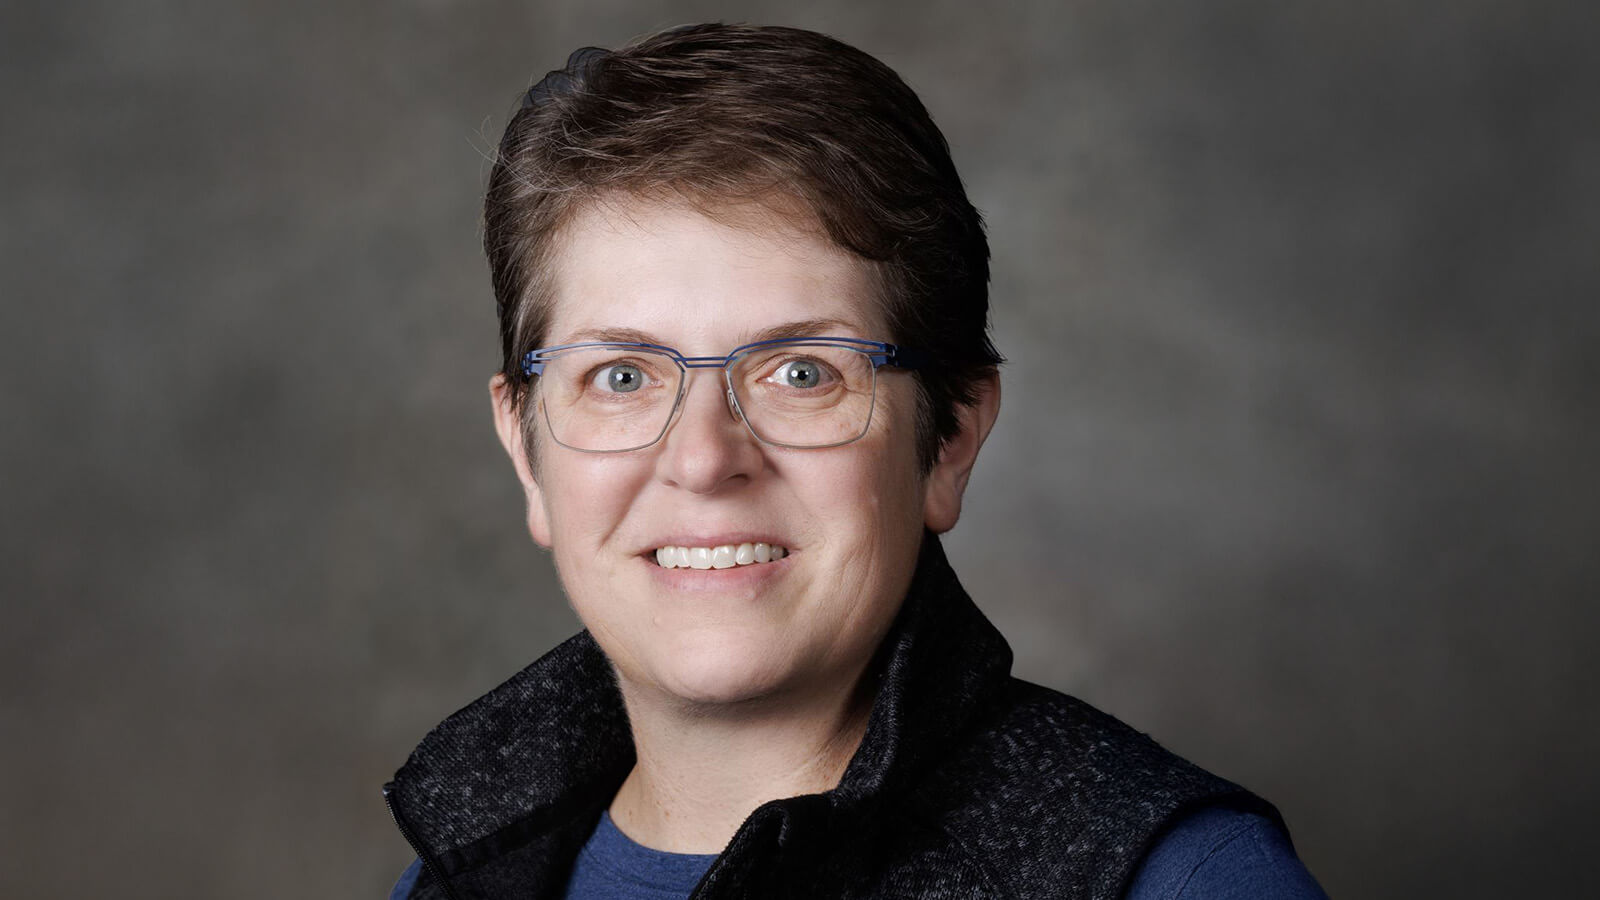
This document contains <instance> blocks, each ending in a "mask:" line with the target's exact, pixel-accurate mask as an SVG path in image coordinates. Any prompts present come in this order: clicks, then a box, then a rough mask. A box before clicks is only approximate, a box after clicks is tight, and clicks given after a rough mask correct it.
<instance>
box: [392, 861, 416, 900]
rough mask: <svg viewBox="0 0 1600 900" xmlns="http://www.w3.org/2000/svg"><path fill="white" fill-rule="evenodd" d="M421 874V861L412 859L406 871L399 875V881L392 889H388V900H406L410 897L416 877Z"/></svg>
mask: <svg viewBox="0 0 1600 900" xmlns="http://www.w3.org/2000/svg"><path fill="white" fill-rule="evenodd" d="M421 874H422V860H420V859H414V860H412V861H411V865H409V866H406V870H405V871H404V872H401V873H400V878H399V880H397V881H395V883H394V887H393V888H390V889H389V900H406V898H407V897H410V896H411V889H412V888H414V887H416V885H417V876H419V875H421Z"/></svg>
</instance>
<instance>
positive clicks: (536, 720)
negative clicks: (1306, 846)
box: [384, 534, 1281, 900]
mask: <svg viewBox="0 0 1600 900" xmlns="http://www.w3.org/2000/svg"><path fill="white" fill-rule="evenodd" d="M1010 671H1011V648H1010V647H1009V646H1008V645H1007V644H1006V642H1005V639H1004V638H1002V637H1001V636H1000V633H999V632H998V631H996V630H995V628H994V626H993V625H991V624H990V623H989V621H988V620H987V619H986V618H984V616H983V614H982V613H981V612H979V611H978V608H977V607H976V606H974V605H973V603H972V600H971V599H970V598H969V597H968V596H967V594H966V592H965V591H964V590H962V588H961V585H960V583H959V582H957V581H956V577H955V573H954V572H952V571H951V570H950V566H949V563H948V562H946V560H945V556H944V551H943V549H942V548H941V547H940V545H939V541H938V539H937V538H936V537H934V536H933V535H931V534H929V535H927V536H926V538H925V540H924V542H923V547H922V554H921V557H920V559H919V560H918V564H917V572H916V575H915V577H914V579H913V582H912V586H911V589H910V591H909V592H908V593H907V596H906V600H905V603H904V604H903V605H902V607H901V609H900V612H899V614H898V616H897V617H896V619H895V623H894V625H893V627H892V628H891V630H890V632H889V634H888V636H887V637H886V638H885V640H884V642H883V645H882V647H881V648H880V649H879V651H878V654H877V656H876V658H875V659H874V660H873V664H872V666H871V667H870V668H869V670H868V672H869V676H868V677H871V678H874V679H875V680H876V682H877V696H876V700H875V701H874V705H873V709H872V715H871V718H870V720H869V722H868V725H867V731H866V736H865V737H864V738H863V740H862V743H861V746H860V748H859V749H858V750H857V751H856V754H855V756H854V757H853V758H852V759H851V761H850V765H849V767H848V769H847V770H846V771H845V774H844V777H843V779H842V780H841V781H840V783H839V786H838V787H837V788H835V789H833V790H831V791H827V792H825V793H822V794H810V795H806V796H802V797H790V798H787V799H783V800H774V801H771V802H769V803H766V804H763V805H762V806H761V807H759V808H757V809H756V810H755V811H754V812H753V813H751V814H750V816H749V818H747V819H746V820H745V822H744V824H743V825H742V826H740V828H739V831H738V833H736V834H735V835H734V836H733V839H732V840H731V841H730V842H729V844H728V846H727V848H725V849H724V850H723V852H722V854H721V855H720V856H719V857H718V858H717V860H716V862H714V863H713V864H712V866H711V868H710V870H709V871H707V872H706V875H705V878H704V879H702V880H701V882H700V885H699V886H698V887H697V888H696V890H695V893H694V897H696V898H734V897H740V898H742V897H761V898H768V897H780V898H781V897H795V898H802V897H803V898H822V897H827V898H833V897H843V898H856V897H862V898H865V897H903V898H924V900H937V898H1002V897H1004V898H1022V897H1029V898H1031V897H1040V898H1044V897H1050V898H1105V900H1112V898H1116V897H1119V896H1121V894H1122V892H1123V890H1124V888H1125V886H1126V883H1127V881H1128V879H1129V877H1130V875H1131V874H1132V872H1133V870H1134V868H1135V866H1136V865H1137V864H1138V863H1139V861H1140V860H1141V858H1142V857H1143V856H1144V853H1145V851H1146V850H1147V849H1149V847H1150V845H1151V844H1152V842H1153V841H1154V840H1155V839H1156V838H1157V837H1158V836H1159V835H1160V833H1161V832H1162V831H1163V830H1164V829H1165V828H1166V827H1167V826H1169V825H1170V824H1171V823H1172V822H1173V821H1174V820H1175V819H1176V818H1178V817H1180V816H1181V815H1182V814H1184V813H1186V812H1188V811H1190V810H1192V809H1195V808H1198V807H1200V806H1204V805H1209V804H1216V803H1227V804H1230V805H1235V806H1239V807H1241V808H1244V809H1249V810H1252V811H1256V812H1260V813H1263V814H1265V815H1267V816H1268V817H1269V818H1271V819H1273V820H1274V821H1278V822H1279V824H1280V826H1281V820H1279V819H1278V815H1277V812H1276V810H1274V809H1273V808H1272V807H1271V806H1270V805H1269V804H1267V803H1266V802H1265V801H1262V800H1260V799H1259V798H1257V797H1255V796H1254V795H1252V794H1250V793H1248V792H1247V791H1245V790H1243V789H1242V788H1240V787H1238V786H1237V785H1234V784H1232V783H1230V782H1228V781H1224V780H1223V779H1221V778H1218V777H1216V776H1214V775H1211V774H1209V773H1207V772H1205V771H1203V770H1201V769H1199V768H1197V767H1195V766H1194V765H1192V764H1190V763H1188V762H1185V761H1184V760H1182V759H1180V758H1178V757H1177V756H1174V755H1172V754H1171V753H1168V752H1167V751H1166V750H1163V749H1162V748H1161V747H1160V746H1158V745H1157V744H1156V743H1155V742H1154V741H1152V740H1151V739H1150V738H1148V737H1147V736H1145V735H1142V734H1140V733H1138V732H1137V731H1134V730H1133V729H1131V728H1129V727H1128V726H1126V725H1124V724H1123V723H1121V722H1119V721H1117V720H1116V719H1114V718H1112V717H1110V716H1108V715H1106V714H1104V713H1102V712H1099V711H1098V710H1096V709H1094V708H1093V707H1090V706H1089V705H1087V704H1085V703H1083V702H1081V701H1078V700H1075V699H1073V698H1072V697H1068V696H1066V695H1065V694H1061V693H1059V692H1056V691H1052V690H1049V689H1048V688H1044V687H1040V686H1038V685H1035V684H1030V683H1028V682H1025V681H1022V680H1020V679H1016V678H1013V677H1011V675H1010ZM633 762H634V751H633V742H632V739H631V737H630V734H629V731H628V721H627V715H626V712H625V711H624V709H623V705H622V698H621V694H620V693H619V692H618V690H617V687H616V682H615V675H614V674H613V672H612V670H611V667H610V664H609V663H608V662H607V661H606V659H605V656H604V654H603V653H601V651H600V649H599V647H598V646H597V645H596V644H595V643H594V640H593V639H592V638H591V637H590V636H589V633H588V632H586V631H585V632H580V633H579V634H578V635H576V636H574V637H573V638H571V639H569V640H567V641H566V642H564V643H562V644H561V645H560V646H558V647H556V648H555V649H554V650H552V651H550V652H549V653H548V654H546V655H545V656H544V657H542V658H541V659H539V660H538V661H537V662H535V663H533V664H532V665H530V666H529V667H528V668H526V669H524V670H523V671H522V672H520V673H518V674H517V675H516V676H514V677H513V678H512V679H511V680H509V681H507V682H506V683H505V684H502V685H501V686H500V687H498V688H495V689H494V690H493V691H491V692H490V693H488V694H486V695H485V696H483V697H482V698H480V699H479V700H477V701H476V702H474V703H473V704H472V705H470V706H468V707H467V708H465V709H463V710H461V711H460V712H458V713H455V714H454V715H452V716H450V717H449V718H448V719H446V720H445V721H444V722H442V723H441V724H440V725H439V726H438V727H437V728H435V729H434V730H433V731H432V732H431V733H430V734H429V735H428V736H427V737H426V738H425V739H424V740H423V741H422V743H421V744H420V745H419V746H418V747H417V749H416V750H415V751H414V752H413V753H412V754H411V758H410V759H409V760H408V761H407V762H406V764H405V766H404V767H403V768H401V769H400V771H399V772H397V773H395V777H394V780H393V781H391V782H390V783H389V784H387V785H385V786H384V796H385V797H386V798H387V799H388V801H389V804H390V809H391V810H392V812H393V813H394V817H395V821H396V823H397V824H398V825H399V826H400V830H401V832H402V833H403V834H404V835H405V836H406V839H407V840H408V841H409V842H410V843H411V845H412V847H413V848H414V849H415V850H416V852H417V855H418V857H419V858H420V859H422V861H423V864H424V867H425V871H424V874H423V876H422V877H421V878H420V879H419V880H418V884H417V887H416V889H415V890H414V891H413V893H412V897H413V898H418V900H421V898H457V900H467V898H485V900H490V898H494V900H498V898H507V900H510V898H517V900H536V898H555V897H560V896H561V892H562V889H563V887H564V886H565V884H566V879H567V875H568V873H569V872H570V870H571V866H572V861H573V859H574V858H575V857H576V856H577V853H578V849H579V848H580V847H581V846H582V845H583V842H584V840H585V839H586V838H587V837H588V836H589V834H590V832H591V831H592V830H593V828H594V825H595V823H596V822H597V821H598V820H599V818H600V812H601V810H602V809H604V808H605V807H606V806H607V805H608V804H609V803H610V802H611V799H612V797H613V796H615V794H616V791H617V789H618V788H619V787H620V786H621V784H622V780H623V778H624V777H626V776H627V774H628V771H629V770H630V769H631V768H632V766H633Z"/></svg>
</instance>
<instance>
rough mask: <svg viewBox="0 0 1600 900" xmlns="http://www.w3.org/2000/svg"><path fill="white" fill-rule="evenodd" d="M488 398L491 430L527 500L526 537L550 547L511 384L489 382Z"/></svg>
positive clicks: (546, 516)
mask: <svg viewBox="0 0 1600 900" xmlns="http://www.w3.org/2000/svg"><path fill="white" fill-rule="evenodd" d="M489 398H490V399H491V400H492V401H493V403H494V430H495V433H496V434H498V435H500V446H502V447H504V448H506V455H507V456H510V457H511V465H512V466H513V467H514V468H515V469H516V470H517V480H518V481H520V482H522V490H523V493H525V494H526V495H527V500H528V534H530V535H532V536H533V539H534V541H535V542H536V543H538V544H539V545H540V546H542V547H548V546H550V515H549V512H548V511H547V510H546V509H545V508H544V492H543V491H541V490H539V482H537V481H535V480H534V476H533V467H532V465H531V464H530V461H529V458H528V452H527V447H526V445H525V444H524V443H523V440H522V419H521V417H520V416H519V415H517V411H516V409H514V408H513V406H512V403H511V385H510V384H508V383H507V382H506V377H505V376H504V375H495V376H494V377H493V378H491V379H489Z"/></svg>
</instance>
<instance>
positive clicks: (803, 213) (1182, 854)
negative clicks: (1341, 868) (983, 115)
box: [385, 25, 1320, 898]
mask: <svg viewBox="0 0 1600 900" xmlns="http://www.w3.org/2000/svg"><path fill="white" fill-rule="evenodd" d="M484 243H485V247H486V249H487V252H488V255H489V260H490V266H491V269H492V271H493V281H494V288H495V293H496V298H497V300H498V303H499V309H500V321H501V334H502V338H503V349H504V360H503V365H502V369H501V371H500V373H499V374H497V375H496V376H495V377H494V379H493V380H492V382H491V385H490V389H491V393H492V396H493V400H494V418H495V424H496V428H497V430H498V433H499V435H500V439H501V441H502V443H503V444H504V445H505V448H506V451H507V453H508V454H509V455H510V457H511V461H512V463H513V465H514V467H515V469H516V473H517V477H518V479H519V481H520V483H521V484H522V487H523V490H524V492H525V494H526V498H527V510H528V513H527V519H528V530H529V532H530V534H531V535H532V537H533V539H534V540H535V541H536V542H538V543H539V544H541V545H543V546H545V547H548V548H549V549H550V550H551V551H552V553H553V554H554V557H555V563H556V569H557V571H558V573H559V574H560V577H561V580H562V584H563V586H564V588H565V589H566V593H567V595H568V598H569V600H570V602H571V603H572V605H573V608H574V609H575V610H576V612H577V614H578V616H579V617H580V618H581V619H582V621H583V623H584V624H585V626H586V629H585V631H584V632H582V633H580V634H579V635H577V636H576V637H574V638H572V639H570V640H568V641H567V642H565V643H563V644H562V645H561V646H559V647H557V648H556V649H555V650H553V651H551V652H550V653H549V654H547V655H546V656H545V657H543V658H542V659H540V660H539V661H537V662H535V663H534V664H533V665H531V666H530V667H529V668H528V669H526V670H524V671H523V672H522V673H521V674H519V675H518V676H516V677H514V678H513V679H511V680H510V681H508V682H507V683H506V684H504V685H502V686H501V687H499V688H497V689H496V690H495V691H493V692H491V693H490V694H488V695H487V696H485V697H483V698H481V699H480V700H478V701H477V702H475V703H473V704H472V705H471V706H469V707H467V708H466V709H464V710H462V711H461V712H459V713H457V714H455V715H454V716H452V717H450V718H449V719H447V720H446V721H445V722H444V723H442V724H441V725H440V726H439V727H438V728H437V729H435V730H434V732H433V733H431V734H430V735H429V736H428V737H427V739H425V740H424V741H423V743H422V744H421V745H420V746H419V747H418V748H417V750H416V751H415V752H414V753H413V754H412V757H411V759H410V760H409V761H408V762H407V764H406V766H405V767H404V768H402V769H401V770H400V771H399V772H398V773H397V774H396V776H395V779H394V781H393V782H391V783H390V784H389V785H388V786H387V787H386V789H385V796H386V797H387V798H388V800H389V803H390V807H391V810H392V812H393V813H394V816H395V820H396V822H397V824H398V825H399V826H400V829H401V831H402V832H403V833H404V834H405V836H406V838H407V840H408V841H410V842H411V845H412V846H413V847H414V848H415V850H416V851H417V855H418V862H417V863H416V864H415V865H413V866H412V867H411V868H410V869H408V871H407V872H406V874H405V875H404V876H403V877H402V879H401V882H400V883H399V884H398V885H397V886H396V889H395V892H394V896H396V897H460V898H465V897H513V896H515V897H559V896H566V897H605V896H610V897H619V896H620V897H670V896H676V897H687V896H691V895H692V896H695V897H777V896H795V897H846V896H849V897H991V896H993V897H1001V896H1051V897H1056V896H1083V897H1091V896H1092V897H1117V896H1131V897H1139V898H1146V897H1157V896H1178V895H1180V893H1181V895H1182V896H1210V895H1211V893H1210V892H1211V891H1212V888H1213V887H1214V886H1216V885H1224V886H1229V887H1231V888H1240V887H1245V888H1249V887H1251V886H1252V885H1253V886H1256V887H1261V886H1263V885H1268V884H1277V885H1278V886H1279V887H1280V888H1281V890H1280V891H1278V893H1277V894H1274V895H1281V896H1317V895H1319V894H1320V892H1318V891H1317V890H1316V887H1315V884H1314V882H1312V881H1311V880H1310V878H1309V876H1308V875H1306V874H1305V872H1304V869H1303V868H1302V867H1300V865H1299V863H1298V861H1297V860H1295V858H1294V855H1293V851H1292V849H1290V847H1289V845H1288V842H1287V837H1286V835H1285V834H1284V832H1283V830H1282V824H1281V821H1280V820H1279V819H1278V817H1277V814H1276V812H1275V811H1274V810H1273V809H1272V807H1271V806H1270V805H1268V804H1267V803H1265V802H1264V801H1262V800H1260V799H1258V798H1256V797H1254V796H1253V795H1250V794H1249V793H1247V792H1245V791H1243V790H1242V789H1240V788H1238V787H1237V786H1235V785H1232V784H1230V783H1228V782H1226V781H1224V780H1222V779H1220V778H1217V777H1215V776H1212V775H1210V774H1208V773H1205V772H1203V771H1201V770H1199V769H1197V768H1195V767H1194V766H1192V765H1190V764H1188V763H1186V762H1184V761H1182V760H1180V759H1178V758H1176V757H1174V756H1172V755H1171V754H1168V753H1167V752H1166V751H1164V750H1162V749H1161V748H1160V747H1158V746H1156V745H1155V744H1154V743H1153V742H1151V741H1149V740H1148V739H1147V738H1144V737H1143V736H1142V735H1139V734H1138V733H1137V732H1134V731H1133V730H1131V729H1129V728H1128V727H1127V726H1125V725H1122V724H1121V723H1120V722H1117V721H1116V720H1114V719H1112V718H1110V717H1108V716H1105V715H1104V714H1102V713H1099V712H1097V711H1095V710H1093V709H1091V708H1089V707H1087V706H1086V705H1084V704H1082V703H1080V702H1078V701H1075V700H1073V699H1071V698H1069V697H1066V696H1064V695H1061V694H1059V693H1056V692H1054V691H1050V690H1047V689H1045V688H1042V687H1039V686H1037V685H1031V684H1028V683H1026V682H1022V681H1019V680H1017V679H1014V678H1011V677H1010V675H1009V669H1010V662H1011V654H1010V650H1009V648H1008V647H1007V646H1006V644H1005V641H1004V639H1003V638H1001V636H1000V635H999V634H998V633H997V632H996V631H995V630H994V628H993V627H992V626H991V625H990V624H989V623H988V622H987V621H986V620H985V619H984V618H983V616H982V614H981V613H979V612H978V610H977V608H976V607H975V606H974V605H973V603H972V601H971V600H970V599H968V597H967V595H966V594H965V592H964V591H963V590H962V588H961V586H960V585H959V583H958V582H957V581H956V579H955V576H954V574H953V573H952V572H951V571H950V569H949V567H948V565H947V564H946V562H945V559H944V556H943V553H942V552H941V550H940V547H939V542H938V539H937V537H935V535H936V534H938V533H942V532H944V531H948V530H949V529H950V528H952V527H954V525H955V524H956V520H957V518H958V517H959V515H960V511H961V499H962V494H963V491H964V489H965V487H966V483H967V478H968V476H969V474H970V473H971V471H972V467H973V464H974V462H975V461H976V458H977V454H978V450H979V448H980V447H981V446H982V444H983V441H984V439H985V437H986V436H987V435H988V433H989V430H990V428H991V426H992V425H993V424H994V421H995V418H996V415H997V414H998V411H999V407H1000V387H999V380H998V376H997V374H996V367H997V365H998V363H999V362H1000V357H999V355H998V354H997V353H996V352H995V350H994V348H993V347H992V345H991V344H990V342H989V339H988V337H987V331H986V320H987V303H988V301H987V282H988V246H987V242H986V240H985V238H984V234H983V228H982V223H981V220H980V219H979V216H978V214H977V212H976V211H975V210H974V209H973V207H972V206H971V204H970V203H969V202H968V201H967V199H966V196H965V194H964V192H963V190H962V188H961V184H960V180H959V178H958V177H957V175H956V172H955V169H954V167H953V165H952V163H951V161H950V157H949V153H948V150H947V148H946V145H945V143H944V140H943V137H942V136H941V135H940V134H939V132H938V130H937V128H936V127H935V126H934V125H933V123H932V122H931V121H930V120H929V119H928V116H927V113H926V111H925V110H924V109H923V107H922V105H921V104H920V103H919V102H918V101H917V99H916V97H915V95H914V94H913V93H912V92H911V91H910V90H909V89H908V88H907V87H906V86H905V85H904V84H903V83H902V82H901V81H900V79H899V78H898V77H896V76H895V75H894V73H893V72H891V71H890V70H888V69H887V68H886V67H884V66H883V65H882V64H881V63H879V62H877V61H876V60H874V59H872V58H871V57H868V56H866V55H865V54H862V53H860V52H859V51H857V50H854V49H852V48H850V47H847V46H845V45H843V44H840V43H838V42H836V41H833V40H831V39H829V38H826V37H823V36H821V35H817V34H813V33H810V32H804V31H797V30H792V29H780V28H751V27H742V26H721V25H707V26H696V27H690V28H682V29H676V30H673V31H669V32H665V33H663V34H660V35H655V36H652V37H649V38H646V39H643V40H641V41H637V42H635V43H633V44H630V45H629V46H627V47H625V48H623V49H621V50H619V51H616V52H614V53H608V52H606V51H601V50H595V49H592V48H586V49H585V50H581V51H579V52H577V53H575V54H573V56H572V58H571V59H569V61H568V65H567V67H566V68H565V69H563V70H561V71H558V72H553V73H551V74H550V75H549V76H547V77H546V78H545V79H544V80H543V81H541V82H540V83H539V84H538V85H535V86H534V88H532V89H531V90H530V91H529V92H528V95H527V97H526V98H525V101H524V105H523V109H522V110H521V111H520V112H519V113H518V115H517V116H516V117H515V118H514V119H513V120H512V122H511V123H510V125H509V126H508V127H507V129H506V133H505V136H504V138H503V139H502V142H501V145H500V153H499V158H498V160H497V162H496V165H495V168H494V172H493V175H492V176H491V181H490V185H489V190H488V198H487V202H486V227H485V236H484ZM1219 846H1220V847H1224V848H1226V847H1232V848H1233V850H1232V851H1227V852H1217V851H1218V847H1219ZM1263 879H1265V880H1263ZM1185 884H1187V885H1189V887H1187V888H1185V887H1183V885H1185Z"/></svg>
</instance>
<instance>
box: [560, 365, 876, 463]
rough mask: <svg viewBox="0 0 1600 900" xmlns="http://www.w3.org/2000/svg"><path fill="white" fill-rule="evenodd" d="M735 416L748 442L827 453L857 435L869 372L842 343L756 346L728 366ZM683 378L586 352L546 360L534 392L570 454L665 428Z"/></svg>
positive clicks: (641, 441)
mask: <svg viewBox="0 0 1600 900" xmlns="http://www.w3.org/2000/svg"><path fill="white" fill-rule="evenodd" d="M727 371H728V376H727V377H728V382H729V384H730V385H731V386H732V388H733V393H734V397H735V398H736V399H737V400H738V404H739V411H740V412H741V413H743V415H744V418H745V422H746V423H747V424H748V425H749V427H750V430H751V431H752V432H754V433H755V435H756V437H758V438H760V439H761V440H763V441H766V442H768V443H772V444H781V445H783V446H788V447H830V446H835V445H838V444H845V443H849V442H850V441H853V440H856V439H857V438H859V437H861V436H862V435H863V434H865V433H866V430H867V425H868V423H869V422H870V421H871V419H872V403H873V394H874V382H875V370H874V369H873V366H872V361H871V359H870V358H868V356H867V355H866V354H864V353H862V352H861V351H859V350H855V349H851V348H849V347H843V346H837V345H830V344H822V343H813V344H789V345H779V346H773V347H760V348H756V349H754V350H751V351H749V352H747V353H744V354H742V355H740V356H739V357H738V358H737V359H736V360H735V361H734V362H733V363H732V364H731V365H730V366H729V368H728V370H727ZM685 377H686V372H685V370H684V368H683V367H682V366H680V365H679V364H678V362H677V361H676V360H675V359H673V358H672V357H671V356H668V355H667V354H665V353H659V352H656V351H653V350H648V349H643V348H639V347H623V346H618V347H611V346H589V347H576V348H572V349H569V350H564V351H560V352H559V353H557V354H554V355H553V356H551V357H549V358H547V360H546V361H545V367H544V373H543V374H542V375H541V376H540V377H539V384H538V393H539V398H540V403H541V405H542V406H543V407H544V414H545V420H546V422H547V423H548V424H549V426H550V431H551V435H552V436H553V437H554V438H555V439H556V441H557V442H559V443H561V444H564V445H566V446H568V447H572V448H574V449H577V450H589V451H600V452H607V451H620V450H633V449H637V448H640V447H645V446H649V445H650V444H653V443H655V442H656V441H657V440H658V439H659V438H660V437H661V436H662V434H664V433H665V432H666V429H667V426H668V425H669V424H670V423H671V420H672V414H673V411H674V409H675V408H676V406H677V404H678V398H679V396H680V394H681V393H682V392H683V389H684V379H685Z"/></svg>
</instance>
